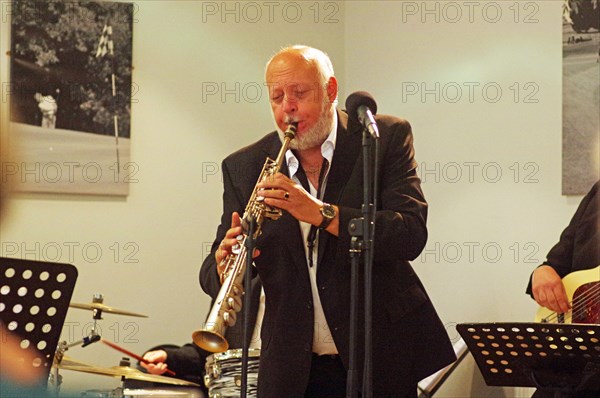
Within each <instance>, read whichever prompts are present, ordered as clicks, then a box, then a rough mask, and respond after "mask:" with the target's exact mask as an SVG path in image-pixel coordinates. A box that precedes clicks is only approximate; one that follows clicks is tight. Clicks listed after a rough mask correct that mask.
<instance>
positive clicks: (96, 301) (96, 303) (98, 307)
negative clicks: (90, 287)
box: [69, 293, 148, 320]
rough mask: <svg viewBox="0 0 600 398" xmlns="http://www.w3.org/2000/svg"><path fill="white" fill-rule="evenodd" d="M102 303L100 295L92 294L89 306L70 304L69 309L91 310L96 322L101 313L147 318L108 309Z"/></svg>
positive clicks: (129, 312) (146, 316) (133, 313)
mask: <svg viewBox="0 0 600 398" xmlns="http://www.w3.org/2000/svg"><path fill="white" fill-rule="evenodd" d="M103 302H104V298H103V297H102V295H101V294H98V293H97V294H94V297H93V298H92V302H91V303H89V304H80V303H71V304H69V307H72V308H79V309H82V310H92V312H93V317H94V319H96V320H98V319H102V312H107V313H109V314H115V315H129V316H136V317H139V318H148V315H143V314H138V313H135V312H131V311H125V310H120V309H118V308H114V307H109V306H107V305H105V304H103Z"/></svg>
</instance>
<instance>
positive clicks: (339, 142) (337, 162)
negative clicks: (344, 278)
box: [317, 111, 362, 267]
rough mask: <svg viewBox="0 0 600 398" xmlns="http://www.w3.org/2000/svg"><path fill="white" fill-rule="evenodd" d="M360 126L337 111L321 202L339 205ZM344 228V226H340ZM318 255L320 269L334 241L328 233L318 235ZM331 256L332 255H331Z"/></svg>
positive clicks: (357, 146)
mask: <svg viewBox="0 0 600 398" xmlns="http://www.w3.org/2000/svg"><path fill="white" fill-rule="evenodd" d="M360 131H361V130H360V125H359V124H358V123H356V122H354V121H353V120H350V121H349V120H348V114H347V113H346V112H344V111H338V127H337V138H336V142H335V152H334V154H333V159H332V160H331V169H330V171H329V176H328V177H327V186H326V188H325V194H324V196H323V201H324V202H326V203H332V204H335V205H339V203H340V199H341V195H342V192H343V191H344V188H345V187H346V184H347V183H348V179H349V178H350V176H351V174H352V171H353V170H354V166H355V164H356V160H357V158H358V155H359V153H360V150H361V148H362V146H361V138H362V135H361V134H360ZM341 228H346V226H345V225H340V229H341ZM319 235H320V236H319V255H318V263H317V264H318V265H319V267H320V265H321V260H322V259H323V255H324V253H325V252H326V250H327V248H328V246H329V245H330V243H331V240H332V239H335V237H333V236H332V235H330V234H328V233H320V234H319ZM332 255H333V253H332Z"/></svg>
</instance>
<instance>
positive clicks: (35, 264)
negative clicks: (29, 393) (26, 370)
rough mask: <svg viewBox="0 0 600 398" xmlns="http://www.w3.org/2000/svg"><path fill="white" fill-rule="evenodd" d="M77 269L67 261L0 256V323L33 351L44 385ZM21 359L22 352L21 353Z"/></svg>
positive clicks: (23, 345)
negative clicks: (51, 261)
mask: <svg viewBox="0 0 600 398" xmlns="http://www.w3.org/2000/svg"><path fill="white" fill-rule="evenodd" d="M76 280H77V269H76V268H75V267H74V266H72V265H70V264H59V263H50V262H41V261H33V260H21V259H13V258H5V257H0V323H1V324H2V325H3V327H4V328H6V329H8V333H14V335H15V336H17V337H18V339H19V341H20V346H21V348H22V349H23V350H33V351H35V350H37V351H35V353H36V355H35V359H34V360H33V363H31V364H27V363H25V364H24V365H25V366H31V367H34V368H42V369H44V371H45V376H46V377H45V378H44V380H43V381H42V382H43V385H42V387H45V386H46V383H47V381H48V376H49V374H50V369H51V368H52V362H53V359H54V354H55V351H56V347H57V345H58V340H59V339H60V333H61V330H62V327H63V324H64V321H65V317H66V315H67V310H68V309H69V303H70V301H71V296H72V295H73V290H74V288H75V281H76ZM23 359H24V356H23Z"/></svg>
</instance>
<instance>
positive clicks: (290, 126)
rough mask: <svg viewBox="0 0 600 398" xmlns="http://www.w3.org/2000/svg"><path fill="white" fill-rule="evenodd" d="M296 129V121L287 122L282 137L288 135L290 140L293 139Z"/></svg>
mask: <svg viewBox="0 0 600 398" xmlns="http://www.w3.org/2000/svg"><path fill="white" fill-rule="evenodd" d="M297 130H298V122H291V123H290V124H288V127H287V130H285V133H283V135H284V137H290V140H293V139H294V137H295V136H296V131H297Z"/></svg>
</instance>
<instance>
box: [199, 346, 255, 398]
mask: <svg viewBox="0 0 600 398" xmlns="http://www.w3.org/2000/svg"><path fill="white" fill-rule="evenodd" d="M248 357H249V360H248V387H249V390H248V395H247V396H248V397H256V392H257V391H256V389H257V385H258V372H259V369H258V367H259V361H260V349H256V348H254V349H252V348H251V349H250V350H249V351H248ZM205 369H206V374H205V376H204V385H205V386H206V387H207V388H208V396H209V398H230V397H231V398H233V397H236V398H237V397H239V396H240V387H241V385H242V380H241V372H242V350H241V349H235V350H228V351H225V352H223V353H217V354H213V355H210V356H209V357H208V358H206V365H205Z"/></svg>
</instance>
